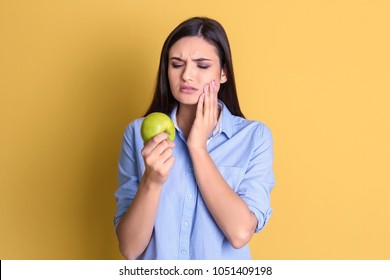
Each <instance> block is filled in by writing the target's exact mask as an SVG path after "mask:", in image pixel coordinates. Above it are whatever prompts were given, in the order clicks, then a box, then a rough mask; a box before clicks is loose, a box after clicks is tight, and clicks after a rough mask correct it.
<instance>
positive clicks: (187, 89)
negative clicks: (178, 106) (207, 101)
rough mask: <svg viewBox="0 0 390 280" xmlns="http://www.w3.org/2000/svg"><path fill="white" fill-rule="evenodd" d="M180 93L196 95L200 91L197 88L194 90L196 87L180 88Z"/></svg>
mask: <svg viewBox="0 0 390 280" xmlns="http://www.w3.org/2000/svg"><path fill="white" fill-rule="evenodd" d="M180 91H181V92H183V93H188V94H191V93H195V92H197V91H198V89H197V88H194V87H191V86H185V85H184V86H180Z"/></svg>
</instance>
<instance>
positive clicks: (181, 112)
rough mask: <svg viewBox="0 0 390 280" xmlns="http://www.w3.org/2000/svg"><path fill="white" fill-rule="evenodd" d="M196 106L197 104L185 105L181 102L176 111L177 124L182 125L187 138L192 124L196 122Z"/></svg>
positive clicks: (181, 127)
mask: <svg viewBox="0 0 390 280" xmlns="http://www.w3.org/2000/svg"><path fill="white" fill-rule="evenodd" d="M196 107H197V105H196V104H195V105H185V104H179V107H178V108H177V113H176V121H177V125H178V126H179V127H180V129H181V131H182V132H183V134H184V137H185V139H187V138H188V135H189V134H190V131H191V127H192V124H193V123H194V120H195V117H196Z"/></svg>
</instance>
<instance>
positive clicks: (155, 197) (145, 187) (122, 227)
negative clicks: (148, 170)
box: [117, 178, 161, 259]
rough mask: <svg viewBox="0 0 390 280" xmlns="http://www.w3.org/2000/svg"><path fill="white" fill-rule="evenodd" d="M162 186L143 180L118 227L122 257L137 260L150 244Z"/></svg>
mask: <svg viewBox="0 0 390 280" xmlns="http://www.w3.org/2000/svg"><path fill="white" fill-rule="evenodd" d="M160 192H161V186H155V185H153V184H152V183H149V182H147V180H146V179H145V178H143V179H142V180H141V182H140V185H139V188H138V191H137V193H136V195H135V197H134V200H133V202H132V203H131V205H130V207H129V209H128V210H127V212H126V214H125V215H124V216H123V217H122V219H121V221H120V222H119V224H118V227H117V236H118V240H119V247H120V250H121V253H122V255H123V256H124V257H125V258H127V259H136V258H137V257H138V256H139V255H140V254H142V252H143V251H144V250H145V248H146V247H147V245H148V244H149V241H150V238H151V235H152V232H153V227H154V221H155V217H156V213H157V208H158V202H159V199H160Z"/></svg>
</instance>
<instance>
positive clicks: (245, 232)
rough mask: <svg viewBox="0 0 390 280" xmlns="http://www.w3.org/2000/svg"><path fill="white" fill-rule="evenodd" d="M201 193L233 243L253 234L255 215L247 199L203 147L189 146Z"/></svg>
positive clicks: (239, 244) (248, 237) (234, 244)
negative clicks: (242, 197) (235, 190)
mask: <svg viewBox="0 0 390 280" xmlns="http://www.w3.org/2000/svg"><path fill="white" fill-rule="evenodd" d="M190 153H191V158H192V161H193V166H194V172H195V176H196V180H197V183H198V186H199V190H200V192H201V194H202V197H203V199H204V201H205V203H206V205H207V207H208V209H209V211H210V213H211V214H212V216H213V218H214V220H215V221H216V223H217V224H218V226H219V228H220V229H221V230H222V232H223V233H224V234H225V236H226V237H227V239H228V240H229V241H230V243H231V244H232V246H233V247H235V248H240V247H242V246H244V245H245V244H247V243H248V242H249V240H250V238H251V237H252V235H253V233H254V231H255V228H256V225H257V219H256V217H255V216H254V214H253V213H252V212H251V211H250V210H249V208H248V206H247V205H246V203H245V202H244V201H243V200H242V199H241V198H240V197H239V196H238V195H237V194H236V193H235V192H234V191H233V189H232V188H231V187H230V186H229V185H228V184H227V182H226V181H225V179H224V178H223V177H222V175H221V174H220V172H219V170H218V168H217V166H216V165H215V163H214V161H213V159H212V158H211V157H210V155H209V154H208V152H207V150H205V149H192V150H191V149H190Z"/></svg>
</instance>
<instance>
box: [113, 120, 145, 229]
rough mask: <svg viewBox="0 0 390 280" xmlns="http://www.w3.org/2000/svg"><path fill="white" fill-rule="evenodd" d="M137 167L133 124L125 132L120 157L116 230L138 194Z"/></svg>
mask: <svg viewBox="0 0 390 280" xmlns="http://www.w3.org/2000/svg"><path fill="white" fill-rule="evenodd" d="M137 166H138V165H137V153H136V145H135V133H134V123H132V124H130V125H129V126H128V127H127V129H126V130H125V133H124V136H123V140H122V146H121V150H120V155H119V163H118V169H119V171H118V185H119V187H118V189H117V191H116V192H115V200H116V202H117V204H116V213H115V216H114V227H115V230H116V228H117V226H118V224H119V221H120V220H121V218H122V217H123V215H124V214H125V213H126V211H127V209H128V208H129V206H130V204H131V202H132V201H133V199H134V196H135V194H136V192H137V189H138V185H139V176H138V174H139V172H138V168H137Z"/></svg>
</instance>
